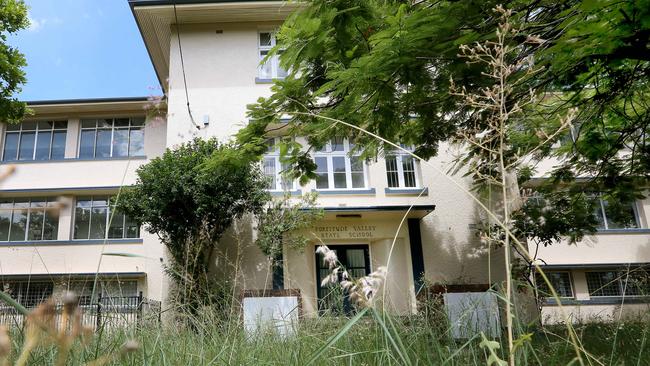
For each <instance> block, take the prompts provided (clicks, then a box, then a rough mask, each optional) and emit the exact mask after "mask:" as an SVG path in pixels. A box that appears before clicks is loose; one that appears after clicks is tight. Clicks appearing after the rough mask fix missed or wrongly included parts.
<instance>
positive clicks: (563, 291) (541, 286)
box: [535, 271, 573, 297]
mask: <svg viewBox="0 0 650 366" xmlns="http://www.w3.org/2000/svg"><path fill="white" fill-rule="evenodd" d="M544 274H545V275H546V277H547V278H548V280H549V282H550V283H551V285H553V288H554V289H555V292H556V293H557V294H558V296H559V297H573V287H572V286H571V274H570V273H569V272H568V271H558V272H550V271H544ZM535 285H536V286H537V291H538V292H539V296H541V297H552V296H553V295H552V292H551V290H550V288H549V287H548V284H547V283H546V281H544V278H542V276H541V274H539V273H537V274H536V276H535Z"/></svg>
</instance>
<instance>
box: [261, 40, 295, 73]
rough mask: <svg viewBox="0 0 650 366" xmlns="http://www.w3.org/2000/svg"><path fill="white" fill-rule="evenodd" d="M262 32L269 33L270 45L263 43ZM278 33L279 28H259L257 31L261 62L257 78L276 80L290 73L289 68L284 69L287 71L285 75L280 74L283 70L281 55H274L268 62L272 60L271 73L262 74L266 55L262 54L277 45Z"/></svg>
mask: <svg viewBox="0 0 650 366" xmlns="http://www.w3.org/2000/svg"><path fill="white" fill-rule="evenodd" d="M262 33H268V34H269V36H270V41H271V44H270V45H268V46H265V45H262ZM276 33H277V30H271V29H259V30H258V31H257V56H258V57H259V62H260V64H259V65H258V67H257V78H258V79H259V80H274V79H284V78H285V77H286V75H287V74H288V73H289V72H288V71H287V70H283V71H284V73H285V76H279V74H280V73H279V71H280V70H282V68H281V67H280V57H279V56H280V55H274V56H272V57H271V58H270V59H269V60H267V62H271V75H266V76H262V69H263V67H264V65H265V64H266V63H264V64H262V60H264V58H265V57H266V56H262V52H267V53H268V52H270V51H271V50H272V49H273V47H275V46H276V44H277V42H276V38H275V35H276Z"/></svg>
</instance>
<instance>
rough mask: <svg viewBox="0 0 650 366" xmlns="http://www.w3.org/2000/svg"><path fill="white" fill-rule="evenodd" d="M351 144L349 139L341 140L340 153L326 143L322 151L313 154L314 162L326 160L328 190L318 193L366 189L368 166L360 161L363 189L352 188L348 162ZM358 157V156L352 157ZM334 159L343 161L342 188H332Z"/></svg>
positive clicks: (350, 166) (322, 189) (350, 165)
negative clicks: (339, 158)
mask: <svg viewBox="0 0 650 366" xmlns="http://www.w3.org/2000/svg"><path fill="white" fill-rule="evenodd" d="M352 146H353V144H351V143H350V141H349V139H347V138H344V139H343V150H342V151H332V143H331V141H328V142H327V144H325V146H324V147H323V149H321V150H319V151H316V152H314V153H313V158H314V161H316V158H326V159H327V183H328V184H327V185H328V188H318V187H316V190H318V191H363V190H367V189H368V165H367V164H366V162H365V161H361V164H362V166H363V187H356V188H353V187H352V161H351V160H350V151H351V150H352ZM352 156H354V157H358V154H354V155H352ZM336 157H342V158H344V159H345V160H344V161H345V183H346V187H344V188H335V187H334V164H333V160H334V158H336Z"/></svg>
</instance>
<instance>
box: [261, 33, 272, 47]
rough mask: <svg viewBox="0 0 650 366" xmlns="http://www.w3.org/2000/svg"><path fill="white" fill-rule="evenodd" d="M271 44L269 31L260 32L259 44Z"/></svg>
mask: <svg viewBox="0 0 650 366" xmlns="http://www.w3.org/2000/svg"><path fill="white" fill-rule="evenodd" d="M270 45H271V33H269V32H263V33H260V46H270Z"/></svg>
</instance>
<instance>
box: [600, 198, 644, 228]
mask: <svg viewBox="0 0 650 366" xmlns="http://www.w3.org/2000/svg"><path fill="white" fill-rule="evenodd" d="M595 199H597V202H596V212H595V215H596V218H597V220H598V229H600V230H613V229H635V228H638V227H639V220H638V215H637V211H636V205H635V204H634V202H632V203H630V204H629V205H623V206H622V207H621V205H612V204H610V202H608V201H607V200H605V199H603V198H600V197H597V198H595Z"/></svg>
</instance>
